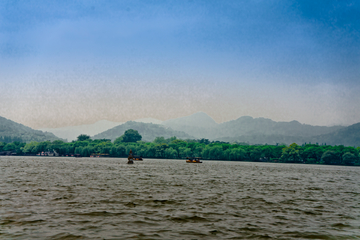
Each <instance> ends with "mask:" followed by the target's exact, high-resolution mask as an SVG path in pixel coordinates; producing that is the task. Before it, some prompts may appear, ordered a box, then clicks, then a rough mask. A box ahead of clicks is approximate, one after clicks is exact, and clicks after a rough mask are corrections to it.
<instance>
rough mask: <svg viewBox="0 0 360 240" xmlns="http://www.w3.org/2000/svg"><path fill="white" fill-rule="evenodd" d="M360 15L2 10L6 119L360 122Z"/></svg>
mask: <svg viewBox="0 0 360 240" xmlns="http://www.w3.org/2000/svg"><path fill="white" fill-rule="evenodd" d="M359 15H360V3H359V2H358V1H331V0H328V1H271V0H266V1H265V0H253V1H196V0H193V1H31V0H29V1H1V3H0V72H1V74H0V83H1V85H2V88H4V89H6V91H4V92H3V93H2V94H1V95H0V101H1V103H2V104H1V106H0V116H3V117H6V118H9V119H11V120H14V121H17V122H20V123H23V124H25V125H28V126H31V127H34V128H40V127H60V126H69V125H79V124H87V123H93V122H95V121H98V120H101V119H107V120H110V121H119V122H123V121H127V120H133V119H137V118H145V117H153V118H157V119H161V120H166V119H170V118H175V117H181V116H185V115H190V114H192V113H195V112H197V111H203V112H206V113H207V114H209V115H210V116H211V117H213V118H214V119H215V120H216V121H217V122H223V121H228V120H232V119H236V118H238V117H240V116H244V115H250V116H253V117H267V118H271V119H273V120H276V121H291V120H298V121H300V122H302V123H309V124H316V125H334V124H342V125H349V124H352V123H355V122H360V109H359V107H358V103H359V102H360V97H359V94H358V92H359V90H360V89H359V84H358V83H359V80H360V79H359V77H360V67H359V66H360V18H359V17H358V16H359ZM34 113H37V114H34Z"/></svg>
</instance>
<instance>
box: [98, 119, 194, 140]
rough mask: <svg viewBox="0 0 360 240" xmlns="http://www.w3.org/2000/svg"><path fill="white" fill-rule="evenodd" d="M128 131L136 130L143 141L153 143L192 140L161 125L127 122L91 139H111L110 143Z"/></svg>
mask: <svg viewBox="0 0 360 240" xmlns="http://www.w3.org/2000/svg"><path fill="white" fill-rule="evenodd" d="M128 129H134V130H137V131H138V132H139V134H140V135H141V136H142V140H143V141H153V140H154V139H155V138H156V137H164V138H170V137H174V136H175V137H177V138H180V139H187V138H191V139H193V138H194V137H193V136H191V135H189V134H186V133H184V132H180V131H175V130H173V129H171V128H167V127H165V126H162V125H158V124H152V123H140V122H134V121H129V122H126V123H124V124H122V125H119V126H116V127H114V128H111V129H109V130H107V131H105V132H102V133H99V134H96V135H95V136H94V137H93V139H104V138H105V139H111V141H113V140H115V139H116V138H118V137H120V136H121V135H123V134H124V132H125V131H126V130H128Z"/></svg>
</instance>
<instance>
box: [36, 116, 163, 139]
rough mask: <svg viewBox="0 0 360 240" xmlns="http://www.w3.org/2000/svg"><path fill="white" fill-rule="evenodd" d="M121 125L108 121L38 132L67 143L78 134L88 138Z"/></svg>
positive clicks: (146, 121) (148, 121) (150, 119)
mask: <svg viewBox="0 0 360 240" xmlns="http://www.w3.org/2000/svg"><path fill="white" fill-rule="evenodd" d="M135 122H143V123H155V124H161V123H162V121H160V120H157V119H154V118H142V119H137V120H135ZM121 124H123V122H112V121H108V120H101V121H98V122H96V123H93V124H84V125H78V126H69V127H60V128H41V129H39V130H41V131H44V132H51V133H53V134H55V135H56V136H58V137H60V138H63V139H66V140H68V141H73V140H76V138H77V136H79V135H80V134H86V135H89V136H94V135H96V134H99V133H101V132H104V131H106V130H108V129H111V128H113V127H116V126H119V125H121Z"/></svg>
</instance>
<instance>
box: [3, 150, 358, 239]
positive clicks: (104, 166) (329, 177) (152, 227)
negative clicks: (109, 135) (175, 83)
mask: <svg viewBox="0 0 360 240" xmlns="http://www.w3.org/2000/svg"><path fill="white" fill-rule="evenodd" d="M126 161H127V160H126V159H111V158H108V159H90V158H81V159H74V158H46V157H44V158H39V157H1V158H0V172H1V174H0V199H1V201H0V203H1V207H0V216H1V217H0V226H1V227H0V238H2V239H70V238H84V239H130V238H135V239H241V238H243V239H249V238H254V239H260V238H268V239H359V238H360V203H359V196H360V195H359V194H360V187H359V184H358V183H359V182H360V168H357V167H343V166H322V165H296V164H271V163H253V162H252V163H250V162H219V161H204V163H202V164H187V163H185V161H184V160H151V159H147V160H145V161H143V162H135V164H134V165H127V164H126Z"/></svg>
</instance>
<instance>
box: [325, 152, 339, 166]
mask: <svg viewBox="0 0 360 240" xmlns="http://www.w3.org/2000/svg"><path fill="white" fill-rule="evenodd" d="M321 163H323V164H340V159H339V157H338V156H337V154H336V153H335V152H334V151H331V150H328V151H326V152H324V153H323V155H322V156H321Z"/></svg>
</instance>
